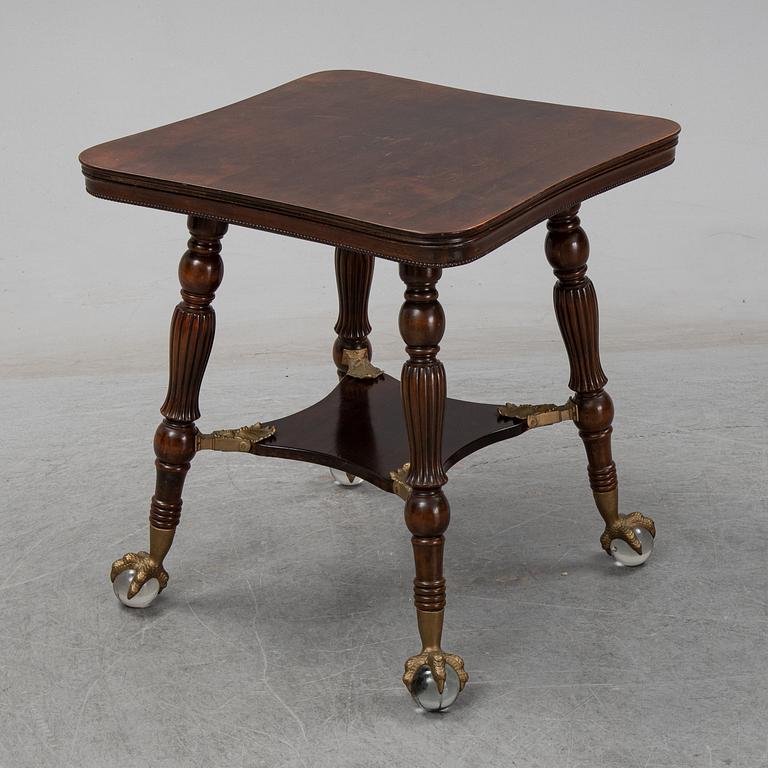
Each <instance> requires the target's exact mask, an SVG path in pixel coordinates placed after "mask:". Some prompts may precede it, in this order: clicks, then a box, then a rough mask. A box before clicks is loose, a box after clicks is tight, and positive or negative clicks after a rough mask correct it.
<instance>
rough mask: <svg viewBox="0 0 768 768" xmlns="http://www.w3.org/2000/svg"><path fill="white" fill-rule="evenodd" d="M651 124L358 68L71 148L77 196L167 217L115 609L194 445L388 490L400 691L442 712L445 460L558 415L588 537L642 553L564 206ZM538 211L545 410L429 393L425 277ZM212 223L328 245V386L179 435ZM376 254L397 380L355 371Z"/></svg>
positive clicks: (157, 544) (657, 139) (661, 149)
mask: <svg viewBox="0 0 768 768" xmlns="http://www.w3.org/2000/svg"><path fill="white" fill-rule="evenodd" d="M679 131H680V126H679V125H677V123H674V122H672V121H670V120H663V119H660V118H656V117H645V116H641V115H631V114H623V113H618V112H605V111H601V110H595V109H581V108H577V107H568V106H560V105H556V104H545V103H539V102H533V101H521V100H518V99H510V98H502V97H499V96H490V95H486V94H481V93H474V92H470V91H463V90H457V89H454V88H445V87H442V86H437V85H430V84H428V83H422V82H417V81H412V80H404V79H402V78H397V77H389V76H386V75H380V74H375V73H372V72H359V71H330V72H318V73H316V74H312V75H308V76H306V77H302V78H299V79H298V80H294V81H293V82H290V83H287V84H285V85H282V86H280V87H278V88H274V89H273V90H271V91H267V92H266V93H262V94H260V95H258V96H254V97H253V98H250V99H246V100H245V101H241V102H238V103H236V104H232V105H231V106H228V107H224V108H223V109H217V110H215V111H213V112H208V113H207V114H204V115H199V116H197V117H192V118H189V119H187V120H182V121H181V122H178V123H173V124H172V125H166V126H163V127H161V128H156V129H154V130H150V131H144V132H143V133H139V134H136V135H133V136H128V137H125V138H122V139H118V140H116V141H111V142H108V143H106V144H101V145H99V146H96V147H92V148H91V149H88V150H86V151H84V152H83V153H82V154H81V155H80V162H81V164H82V169H83V173H84V174H85V179H86V182H85V183H86V189H87V190H88V192H90V193H91V194H92V195H95V196H96V197H102V198H106V199H108V200H116V201H118V202H123V203H132V204H135V205H143V206H149V207H153V208H162V209H164V210H168V211H174V212H176V213H183V214H186V215H187V217H188V219H187V224H188V229H189V232H190V235H191V237H190V239H189V242H188V249H187V251H186V252H185V253H184V255H183V256H182V257H181V264H180V266H179V279H180V282H181V303H180V304H178V306H177V307H176V309H175V310H174V313H173V319H172V321H171V339H170V378H169V384H168V393H167V396H166V399H165V402H164V403H163V405H162V407H161V409H160V411H161V413H162V415H163V420H162V422H161V423H160V426H159V427H158V428H157V432H156V435H155V441H154V447H155V453H156V456H157V461H156V462H155V466H156V469H157V485H156V490H155V494H154V496H153V497H152V500H151V504H150V511H149V522H150V528H149V552H143V551H142V552H129V553H127V554H125V555H124V556H123V557H121V558H120V559H119V560H117V561H116V562H115V563H114V565H113V566H112V572H111V579H112V581H113V584H114V589H115V592H116V594H117V595H118V597H119V598H120V599H121V601H122V602H123V603H124V604H125V605H128V606H133V607H145V606H147V605H149V604H150V603H151V602H152V601H153V600H154V598H155V597H156V596H157V594H158V593H159V592H160V591H161V590H163V589H164V588H165V586H166V585H167V583H168V573H167V572H166V570H165V567H164V560H165V557H166V555H167V554H168V551H169V549H170V547H171V543H172V541H173V537H174V533H175V531H176V526H177V525H178V523H179V519H180V515H181V504H182V501H181V495H182V487H183V485H184V478H185V476H186V474H187V471H188V470H189V467H190V462H191V461H192V459H193V458H194V456H195V454H196V453H197V452H198V451H202V450H214V451H245V452H248V453H252V454H254V455H256V456H276V457H281V458H287V459H296V460H299V461H310V462H315V463H317V464H321V465H325V466H327V467H330V468H331V470H332V474H333V475H334V477H335V479H336V480H337V482H339V483H341V484H345V485H350V486H351V485H354V484H356V483H358V482H362V481H363V480H364V481H368V482H369V483H372V484H373V485H375V486H377V487H378V488H381V489H382V490H384V491H387V492H390V493H396V494H398V495H399V496H401V497H402V498H403V500H404V501H405V523H406V525H407V527H408V530H409V531H410V532H411V535H412V539H411V540H412V543H413V552H414V559H415V566H416V578H415V580H414V603H415V606H416V616H417V621H418V629H419V634H420V636H421V644H422V650H421V652H420V653H418V654H417V655H415V656H412V657H411V658H409V659H408V660H407V661H406V663H405V674H404V676H403V682H404V683H405V685H406V686H407V687H408V689H409V690H410V691H411V693H412V694H413V696H414V697H415V699H416V700H417V702H419V703H420V704H421V705H422V706H423V707H424V708H425V709H428V710H439V709H442V708H445V707H447V706H449V705H450V704H451V703H452V702H453V701H454V700H455V699H456V697H457V696H458V694H459V691H460V690H461V689H462V688H463V687H464V684H465V683H466V682H467V679H468V676H467V673H466V672H465V671H464V662H463V660H462V659H461V657H460V656H457V655H455V654H452V653H447V652H445V651H444V650H443V649H442V646H441V635H442V626H443V611H444V607H445V579H444V578H443V535H444V533H445V531H446V529H447V527H448V520H449V516H450V511H449V509H450V508H449V505H448V499H447V498H446V496H445V494H444V492H443V486H444V485H445V483H446V480H447V478H446V472H447V471H448V469H450V467H451V466H452V465H453V464H455V463H456V462H457V461H459V460H460V459H462V458H464V457H465V456H467V455H469V454H471V453H472V452H473V451H476V450H478V449H480V448H482V447H484V446H487V445H489V444H491V443H495V442H497V441H500V440H506V439H508V438H512V437H516V436H518V435H521V434H523V433H524V432H526V431H527V430H529V429H531V428H534V427H538V426H543V425H547V424H554V423H557V422H561V421H566V420H571V421H573V422H574V423H575V424H576V426H577V427H578V430H579V435H580V436H581V438H582V440H583V442H584V446H585V448H586V452H587V460H588V474H589V482H590V485H591V487H592V491H593V493H594V498H595V504H596V506H597V509H598V511H599V513H600V514H601V515H602V518H603V520H604V522H605V529H604V531H603V534H602V536H601V537H600V542H601V544H602V547H603V549H604V550H605V551H606V552H608V553H609V554H610V555H612V556H613V557H614V558H616V559H617V560H619V562H621V563H622V564H624V565H639V564H641V563H643V562H644V561H645V560H646V559H647V558H648V557H649V556H650V554H651V550H652V548H653V537H654V536H655V528H654V523H653V521H652V520H651V519H649V518H647V517H644V516H643V515H641V514H640V513H637V512H633V513H631V514H622V513H620V512H619V502H618V485H617V478H616V465H615V464H614V462H613V460H612V458H611V431H612V429H611V422H612V419H613V403H612V401H611V398H610V397H609V395H608V393H607V392H606V391H605V389H604V387H605V384H606V382H607V379H606V376H605V373H604V372H603V369H602V366H601V364H600V355H599V351H598V311H597V300H596V296H595V290H594V287H593V285H592V282H591V281H590V279H589V278H588V277H587V276H586V272H587V257H588V255H589V245H588V241H587V236H586V234H585V233H584V230H583V229H582V227H581V224H580V221H579V217H578V215H577V213H578V211H579V206H580V204H581V202H582V201H583V200H585V199H587V198H589V197H592V196H594V195H597V194H599V193H601V192H605V191H606V190H608V189H611V188H612V187H615V186H618V185H619V184H624V183H625V182H628V181H631V180H633V179H636V178H638V177H640V176H644V175H646V174H649V173H652V172H653V171H657V170H659V169H661V168H664V167H665V166H667V165H669V164H670V163H672V162H673V160H674V157H675V146H676V144H677V136H678V133H679ZM545 220H547V222H548V223H547V229H548V233H547V237H546V244H545V251H546V257H547V259H548V261H549V263H550V264H551V266H552V267H553V268H554V273H555V276H556V278H557V282H556V284H555V288H554V304H555V313H556V315H557V321H558V324H559V327H560V331H561V333H562V337H563V341H564V342H565V348H566V351H567V353H568V359H569V362H570V370H571V376H570V382H569V387H570V389H571V390H573V392H574V394H573V396H572V397H570V398H569V399H568V400H567V402H566V403H565V404H563V405H556V404H543V405H516V404H513V403H506V404H481V403H471V402H466V401H461V400H454V399H451V398H448V397H446V376H445V369H444V367H443V364H442V363H441V362H440V360H439V359H438V357H437V353H438V351H439V349H440V347H439V344H440V340H441V338H442V336H443V329H444V325H445V319H444V315H443V310H442V308H441V306H440V303H439V301H438V293H437V282H438V280H439V279H440V276H441V273H442V271H443V269H445V268H447V267H455V266H459V265H463V264H469V263H470V262H472V261H474V260H476V259H479V258H480V257H481V256H484V255H485V254H487V253H489V252H490V251H492V250H493V249H495V248H497V247H498V246H500V245H502V244H503V243H506V242H507V241H509V240H510V239H512V238H513V237H515V236H516V235H518V234H520V233H521V232H523V231H524V230H526V229H528V228H530V227H532V226H534V225H535V224H538V223H539V222H542V221H545ZM229 224H239V225H241V226H245V227H253V228H256V229H263V230H268V231H271V232H277V233H280V234H284V235H289V236H291V237H299V238H304V239H307V240H315V241H318V242H321V243H326V244H328V245H332V246H335V248H336V280H337V286H338V295H339V315H338V320H337V322H336V325H335V331H336V333H337V334H338V335H337V338H336V341H335V343H334V345H333V361H334V363H335V365H336V367H337V369H338V372H339V377H340V382H339V384H338V386H337V387H336V388H335V389H334V390H333V391H332V392H331V393H330V394H329V395H328V396H327V397H326V398H325V399H324V400H321V401H320V402H319V403H317V404H316V405H313V406H311V407H310V408H308V409H306V410H303V411H301V412H300V413H297V414H294V415H292V416H287V417H285V418H281V419H275V420H270V421H265V422H264V423H260V422H257V423H256V424H253V425H251V426H246V427H241V428H239V429H223V430H217V431H213V432H210V433H207V434H204V433H202V432H200V431H199V430H198V429H197V427H196V426H195V422H196V420H197V419H198V418H199V417H200V411H199V409H198V394H199V391H200V386H201V383H202V380H203V374H204V372H205V368H206V364H207V361H208V357H209V354H210V351H211V346H212V344H213V336H214V328H215V315H214V311H213V308H212V307H211V302H212V301H213V298H214V292H215V291H216V290H217V288H218V287H219V284H220V283H221V279H222V269H223V268H222V260H221V256H220V251H221V239H222V237H223V236H224V234H225V233H226V231H227V227H228V225H229ZM376 258H385V259H391V260H394V261H397V262H399V263H400V277H401V278H402V280H403V282H404V284H405V302H404V303H403V305H402V309H401V310H400V316H399V327H400V332H401V335H402V337H403V340H404V342H405V349H406V353H407V359H406V361H405V364H404V365H403V369H402V374H401V379H400V381H399V382H398V381H397V380H396V379H394V378H392V377H390V376H388V375H387V374H385V373H384V372H383V371H381V370H380V369H379V368H377V367H375V366H374V365H373V363H372V354H371V344H370V341H369V340H368V334H369V333H370V331H371V326H370V324H369V322H368V309H367V304H368V295H369V291H370V287H371V280H372V277H373V267H374V262H375V259H376Z"/></svg>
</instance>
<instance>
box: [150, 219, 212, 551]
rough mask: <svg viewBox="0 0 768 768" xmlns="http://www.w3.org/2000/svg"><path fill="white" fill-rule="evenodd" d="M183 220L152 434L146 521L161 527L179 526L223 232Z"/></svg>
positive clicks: (207, 223)
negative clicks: (164, 382)
mask: <svg viewBox="0 0 768 768" xmlns="http://www.w3.org/2000/svg"><path fill="white" fill-rule="evenodd" d="M187 224H188V228H189V233H190V239H189V243H188V247H187V251H186V252H185V253H184V255H183V256H182V257H181V262H180V263H179V282H180V283H181V302H180V303H179V304H178V305H177V307H176V309H175V310H174V312H173V319H172V320H171V339H170V364H169V377H168V393H167V395H166V398H165V402H164V403H163V405H162V407H161V409H160V412H161V413H162V414H163V417H164V418H163V421H162V422H161V423H160V425H159V426H158V428H157V431H156V433H155V441H154V446H155V456H156V457H157V458H156V461H155V467H156V469H157V481H156V487H155V494H154V496H153V497H152V501H151V502H150V510H149V521H150V524H151V525H152V526H153V527H154V528H160V529H166V530H173V529H174V528H176V526H177V525H178V524H179V520H180V518H181V505H182V500H181V494H182V490H183V487H184V479H185V477H186V475H187V471H188V470H189V465H190V461H191V460H192V457H193V456H194V455H195V435H196V433H197V428H196V427H195V421H196V420H197V419H198V418H199V417H200V409H199V406H198V397H199V395H200V385H201V383H202V380H203V374H204V373H205V367H206V365H207V363H208V357H209V355H210V353H211V347H212V346H213V336H214V332H215V328H216V315H215V313H214V311H213V307H211V302H212V301H213V298H214V295H215V292H216V289H217V288H218V287H219V284H220V283H221V278H222V276H223V273H224V268H223V264H222V261H221V256H220V253H221V238H222V237H223V236H224V234H225V233H226V231H227V224H225V223H223V222H215V221H210V220H208V219H201V218H198V217H196V216H190V217H189V219H188V222H187ZM161 560H162V558H161Z"/></svg>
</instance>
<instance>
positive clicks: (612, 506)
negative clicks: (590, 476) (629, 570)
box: [592, 488, 656, 555]
mask: <svg viewBox="0 0 768 768" xmlns="http://www.w3.org/2000/svg"><path fill="white" fill-rule="evenodd" d="M592 495H593V496H594V497H595V504H596V505H597V511H598V512H599V513H600V515H601V516H602V518H603V520H605V530H604V531H603V533H602V535H601V536H600V545H601V546H602V548H603V549H604V550H605V551H606V552H607V553H608V554H609V555H610V554H611V541H612V540H613V539H623V540H624V541H626V542H627V544H629V546H630V547H632V549H634V550H635V552H637V554H638V555H640V554H642V552H643V547H642V544H640V540H639V539H638V538H637V534H636V533H635V528H637V527H640V528H645V529H646V530H647V531H648V532H649V533H650V534H651V536H653V537H654V538H655V537H656V524H655V523H654V522H653V520H652V519H651V518H650V517H646V516H645V515H643V514H641V513H640V512H630V513H629V514H628V515H622V514H619V490H618V488H615V489H614V490H612V491H605V492H603V493H597V492H595V493H593V494H592Z"/></svg>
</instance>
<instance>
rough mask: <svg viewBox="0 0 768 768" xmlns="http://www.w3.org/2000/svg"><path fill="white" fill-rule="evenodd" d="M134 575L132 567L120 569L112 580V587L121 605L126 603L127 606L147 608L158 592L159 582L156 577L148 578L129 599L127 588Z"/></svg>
mask: <svg viewBox="0 0 768 768" xmlns="http://www.w3.org/2000/svg"><path fill="white" fill-rule="evenodd" d="M135 575H136V571H135V570H134V569H132V568H129V569H127V570H125V571H121V572H120V573H118V574H117V576H116V577H115V580H114V581H113V582H112V589H114V591H115V595H116V596H117V599H118V600H119V601H120V602H121V603H122V604H123V605H127V606H128V607H129V608H147V607H148V606H149V605H151V604H152V602H153V601H154V599H155V598H156V597H157V596H158V595H159V594H160V582H159V581H158V580H157V579H148V580H147V581H146V582H145V583H144V585H143V586H142V588H141V589H140V590H139V591H138V593H137V594H136V595H134V596H133V597H132V598H131V599H130V600H129V599H128V588H129V587H130V586H131V582H132V581H133V577H134V576H135Z"/></svg>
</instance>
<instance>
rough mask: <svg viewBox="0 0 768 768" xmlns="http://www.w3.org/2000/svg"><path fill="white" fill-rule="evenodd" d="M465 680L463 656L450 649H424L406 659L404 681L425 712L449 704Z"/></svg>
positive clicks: (465, 682) (467, 676) (438, 709)
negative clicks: (447, 651) (451, 651)
mask: <svg viewBox="0 0 768 768" xmlns="http://www.w3.org/2000/svg"><path fill="white" fill-rule="evenodd" d="M468 680H469V675H468V674H467V673H466V671H465V670H464V659H462V658H461V656H457V655H456V654H453V653H444V652H443V651H441V650H437V651H426V650H425V651H422V652H421V653H419V654H418V655H416V656H411V658H410V659H408V661H406V662H405V674H403V683H404V684H405V687H406V688H407V689H408V690H409V691H410V693H411V696H413V698H414V700H415V701H416V703H417V704H418V705H419V706H421V707H422V708H423V709H425V710H427V712H439V711H440V710H443V709H446V708H448V707H450V706H451V704H453V702H454V701H456V697H457V696H458V695H459V693H460V692H461V691H462V689H463V688H464V686H465V685H466V684H467V681H468Z"/></svg>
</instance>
